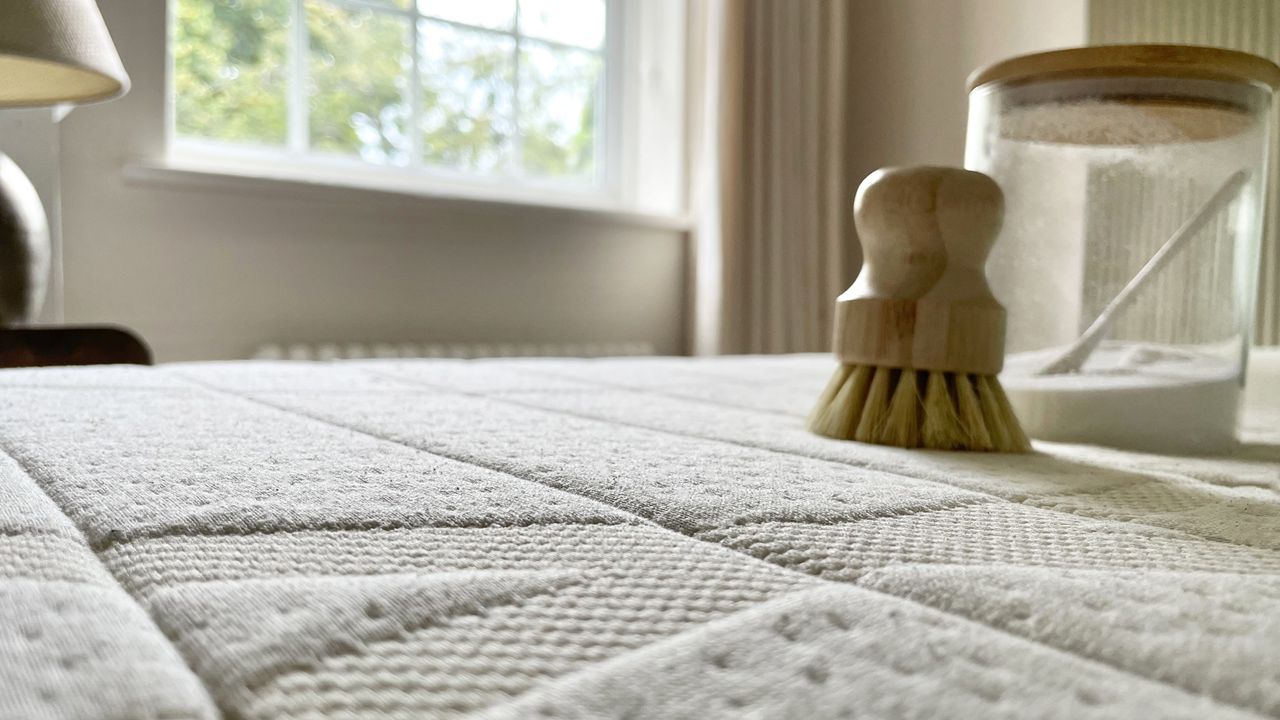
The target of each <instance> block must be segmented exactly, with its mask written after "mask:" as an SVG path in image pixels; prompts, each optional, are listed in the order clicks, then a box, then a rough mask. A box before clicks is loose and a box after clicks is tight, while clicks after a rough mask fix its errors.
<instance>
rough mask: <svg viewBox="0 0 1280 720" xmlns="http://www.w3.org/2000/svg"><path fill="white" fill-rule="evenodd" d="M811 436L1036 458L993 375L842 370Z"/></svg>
mask: <svg viewBox="0 0 1280 720" xmlns="http://www.w3.org/2000/svg"><path fill="white" fill-rule="evenodd" d="M809 429H810V430H811V431H813V432H815V433H818V434H819V435H825V436H827V437H833V438H839V439H841V440H857V441H859V442H868V443H876V444H879V445H894V446H897V447H905V448H930V449H934V450H994V451H996V452H1028V451H1030V450H1031V443H1030V441H1028V440H1027V436H1026V435H1025V434H1024V433H1023V432H1022V427H1021V426H1020V425H1019V424H1018V418H1017V416H1015V415H1014V414H1013V408H1012V407H1011V406H1010V405H1009V399H1008V398H1007V397H1005V394H1004V389H1003V388H1002V387H1000V381H999V380H997V379H996V378H995V377H994V376H992V375H970V374H965V373H944V372H939V371H924V370H920V371H917V370H898V369H894V368H887V367H872V366H868V365H842V366H841V367H840V369H839V370H837V371H836V374H835V375H834V376H832V378H831V382H829V383H828V384H827V388H826V390H824V391H823V393H822V395H821V397H819V399H818V404H817V406H816V407H814V409H813V412H812V413H811V414H810V415H809Z"/></svg>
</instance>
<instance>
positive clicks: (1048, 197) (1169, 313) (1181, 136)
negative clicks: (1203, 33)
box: [965, 45, 1280, 453]
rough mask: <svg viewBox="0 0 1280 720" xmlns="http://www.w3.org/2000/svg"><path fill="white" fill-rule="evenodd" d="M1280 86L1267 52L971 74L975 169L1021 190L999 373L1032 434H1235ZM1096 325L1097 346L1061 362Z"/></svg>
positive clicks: (1166, 439)
mask: <svg viewBox="0 0 1280 720" xmlns="http://www.w3.org/2000/svg"><path fill="white" fill-rule="evenodd" d="M1277 87H1280V67H1277V66H1276V65H1274V64H1272V63H1271V62H1269V61H1267V60H1264V59H1262V58H1259V57H1255V56H1253V55H1248V54H1245V53H1239V52H1234V51H1229V50H1221V49H1216V48H1201V47H1189V46H1169V45H1110V46H1096V47H1087V48H1077V49H1071V50H1061V51H1055V52H1049V53H1040V54H1037V55H1028V56H1024V57H1019V58H1014V59H1011V60H1006V61H1003V62H1000V63H997V64H995V65H991V66H988V67H986V68H982V69H980V70H978V71H977V72H975V73H974V74H973V75H972V76H971V77H970V80H969V125H968V136H967V141H966V148H965V167H966V168H968V169H970V170H978V171H981V172H984V173H986V174H988V175H990V176H991V177H992V178H994V179H995V180H996V182H998V183H999V184H1000V187H1001V188H1002V189H1003V190H1004V193H1005V220H1004V226H1003V229H1002V230H1001V235H1000V238H999V239H998V241H997V242H996V245H995V249H994V251H993V252H992V256H991V260H990V263H989V266H988V275H989V277H990V279H991V284H992V287H993V289H994V290H995V293H996V296H997V297H998V298H1000V300H1001V301H1002V302H1003V303H1004V304H1005V306H1006V308H1007V310H1008V331H1007V342H1006V349H1007V352H1008V355H1007V357H1006V361H1005V371H1004V373H1003V375H1002V377H1001V380H1002V382H1003V384H1004V385H1005V388H1006V390H1007V391H1008V393H1009V396H1010V400H1011V401H1012V402H1013V405H1014V408H1015V410H1016V411H1017V413H1018V415H1019V418H1020V419H1021V420H1022V422H1023V424H1024V426H1025V428H1026V430H1027V432H1028V434H1030V435H1031V436H1032V437H1036V438H1040V439H1044V440H1057V441H1064V442H1087V443H1097V444H1104V445H1112V446H1118V447H1127V448H1134V449H1142V450H1151V451H1158V452H1179V453H1195V452H1219V451H1223V450H1227V449H1229V448H1231V447H1232V446H1233V445H1234V443H1235V437H1236V425H1237V419H1238V415H1239V409H1240V394H1241V389H1242V385H1243V382H1244V370H1245V362H1246V359H1247V353H1248V347H1249V341H1250V330H1251V328H1252V325H1253V315H1254V310H1255V293H1256V283H1257V277H1258V263H1259V252H1260V244H1261V236H1262V217H1263V206H1264V198H1265V197H1266V188H1265V185H1266V178H1267V157H1268V139H1269V136H1270V132H1271V130H1270V128H1271V124H1270V113H1271V112H1272V106H1273V96H1274V93H1275V89H1276V88H1277ZM1180 230H1181V232H1180ZM1162 251H1163V252H1162ZM1158 253H1159V254H1160V255H1161V257H1160V259H1158V260H1153V258H1156V256H1157V254H1158ZM1144 267H1146V271H1145V272H1143V271H1144ZM1140 273H1142V276H1141V277H1139V274H1140ZM1135 278H1137V279H1135ZM1126 288H1128V289H1127V290H1126ZM1095 324H1098V325H1101V327H1096V326H1095ZM1091 326H1095V327H1093V328H1092V330H1091ZM1086 332H1090V337H1091V338H1095V339H1096V338H1100V339H1101V340H1100V342H1099V343H1098V344H1097V345H1096V347H1095V348H1094V349H1093V350H1092V352H1085V351H1083V350H1082V349H1081V348H1079V347H1078V346H1077V347H1076V348H1075V349H1076V350H1077V351H1078V352H1076V353H1075V354H1074V355H1070V356H1067V360H1068V361H1066V362H1064V360H1063V358H1064V355H1066V354H1067V353H1068V351H1069V350H1071V349H1072V347H1073V344H1074V343H1078V341H1079V340H1080V339H1081V337H1082V336H1084V335H1085V334H1086ZM1081 358H1083V360H1082V361H1081ZM1064 370H1065V371H1064Z"/></svg>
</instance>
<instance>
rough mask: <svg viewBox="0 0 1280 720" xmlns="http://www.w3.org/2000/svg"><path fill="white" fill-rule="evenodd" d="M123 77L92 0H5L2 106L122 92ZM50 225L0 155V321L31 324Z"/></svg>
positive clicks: (44, 279) (39, 300)
mask: <svg viewBox="0 0 1280 720" xmlns="http://www.w3.org/2000/svg"><path fill="white" fill-rule="evenodd" d="M128 89H129V76H128V75H126V74H125V71H124V65H122V64H121V62H120V56H119V55H118V54H117V53H116V48H115V45H114V44H112V42H111V36H110V35H109V34H108V33H107V26H106V23H104V22H103V21H102V13H101V12H99V11H98V6H97V4H95V2H94V0H4V2H3V5H0V108H5V107H35V106H42V105H76V104H81V103H92V102H100V101H103V100H110V99H112V98H116V97H119V96H121V95H123V94H124V93H125V92H126V91H128ZM49 254H50V250H49V222H48V217H47V216H46V215H45V211H44V206H43V205H42V204H41V203H40V197H39V195H38V194H37V193H36V190H35V188H34V187H33V186H32V185H31V181H30V180H29V179H27V176H26V174H24V173H23V172H22V170H21V169H19V168H18V166H17V164H16V163H14V162H13V161H12V160H11V159H10V158H9V157H8V156H6V155H4V154H3V153H0V325H13V324H22V323H29V322H31V321H32V320H33V319H34V318H35V316H36V314H37V313H38V312H39V311H40V306H41V305H42V304H43V302H44V294H45V289H46V286H47V284H48V279H49Z"/></svg>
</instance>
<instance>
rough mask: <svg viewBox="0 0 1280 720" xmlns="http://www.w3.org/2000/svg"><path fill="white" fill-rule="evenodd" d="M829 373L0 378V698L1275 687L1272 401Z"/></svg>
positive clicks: (346, 700)
mask: <svg viewBox="0 0 1280 720" xmlns="http://www.w3.org/2000/svg"><path fill="white" fill-rule="evenodd" d="M832 369H833V361H832V360H830V359H829V358H827V357H823V356H789V357H745V358H719V359H618V360H492V361H469V362H467V361H368V362H345V363H331V364H303V363H266V362H243V363H211V364H187V365H169V366H161V367H158V368H127V367H102V368H86V369H41V370H12V371H4V372H0V718H24V719H25V718H174V719H176V718H212V717H219V716H225V717H232V718H293V717H297V718H303V717H305V718H329V717H333V718H436V717H439V718H453V717H482V718H510V717H548V718H678V717H689V718H714V717H726V718H737V717H758V718H804V719H805V720H810V719H812V718H827V717H846V716H857V717H938V716H952V717H954V716H961V717H1027V716H1034V717H1054V716H1061V717H1080V718H1091V717H1097V718H1104V717H1106V718H1112V717H1122V716H1127V717H1186V718H1202V717H1207V716H1213V717H1250V716H1251V717H1258V716H1270V717H1280V671H1278V670H1277V668H1280V393H1277V394H1276V395H1275V396H1272V397H1270V400H1272V401H1274V405H1273V406H1269V405H1268V404H1267V403H1266V402H1259V403H1258V404H1256V405H1255V406H1254V407H1251V408H1250V411H1249V414H1248V415H1247V416H1246V440H1247V442H1246V443H1245V444H1243V445H1242V446H1241V448H1240V450H1239V451H1238V452H1237V453H1235V454H1234V455H1231V456H1228V457H1219V458H1212V459H1209V458H1174V457H1162V456H1153V455H1138V454H1131V453H1124V452H1119V451H1109V450H1101V449H1097V448H1085V447H1077V446H1066V445H1051V444H1038V445H1037V450H1038V452H1037V453H1035V454H1032V455H1027V456H995V455H979V454H962V453H929V452H905V451H899V450H895V449H890V448H881V447H869V446H865V445H859V444H855V443H848V442H839V441H833V440H828V439H824V438H819V437H815V436H813V435H810V434H809V433H807V432H806V431H805V430H804V428H803V418H804V415H805V414H806V412H807V411H808V409H809V406H810V404H811V403H812V402H813V400H814V398H816V397H817V394H818V392H819V390H820V389H821V387H822V385H823V383H824V382H825V381H826V379H827V377H828V376H829V375H830V373H831V371H832ZM1255 399H1256V398H1255ZM1265 399H1266V398H1264V400H1265Z"/></svg>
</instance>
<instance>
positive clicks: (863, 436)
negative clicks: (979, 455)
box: [808, 167, 1031, 452]
mask: <svg viewBox="0 0 1280 720" xmlns="http://www.w3.org/2000/svg"><path fill="white" fill-rule="evenodd" d="M1003 212H1004V196H1003V195H1002V194H1001V192H1000V188H999V186H998V185H996V183H995V181H994V180H992V179H991V178H989V177H987V176H986V175H983V174H982V173H977V172H971V171H968V170H960V169H957V168H946V167H904V168H886V169H883V170H878V171H876V172H875V173H872V174H871V175H870V176H869V177H868V178H867V179H866V180H864V181H863V183H862V185H861V187H859V188H858V194H857V197H856V198H855V200H854V223H855V225H856V226H857V228H858V236H859V238H860V239H861V240H862V254H863V263H862V270H861V271H860V272H859V273H858V278H857V280H855V281H854V283H853V286H852V287H850V288H849V289H848V290H847V291H845V293H844V294H843V295H841V296H840V297H839V298H837V299H836V314H835V340H834V347H835V352H836V357H837V358H839V359H840V362H841V365H840V368H839V369H838V370H837V371H836V373H835V375H834V376H832V378H831V382H830V383H828V385H827V388H826V390H824V391H823V393H822V395H821V396H820V397H819V399H818V404H817V406H816V407H815V408H814V409H813V413H812V414H811V415H810V416H809V423H808V424H809V429H810V430H812V431H813V432H815V433H818V434H820V435H826V436H828V437H834V438H840V439H844V440H857V441H860V442H869V443H878V444H881V445H895V446H897V447H907V448H932V449H937V450H994V451H997V452H1026V451H1028V450H1030V449H1031V444H1030V442H1028V440H1027V437H1026V435H1025V434H1024V433H1023V432H1022V427H1021V426H1020V425H1019V424H1018V419H1017V417H1016V416H1015V415H1014V414H1013V408H1012V407H1011V406H1010V405H1009V400H1008V399H1007V398H1006V397H1005V394H1004V390H1003V389H1002V388H1001V387H1000V381H999V380H998V379H997V378H996V375H997V374H998V373H999V372H1000V369H1001V367H1002V366H1003V364H1004V325H1005V312H1004V308H1003V307H1001V305H1000V303H998V302H997V301H996V299H995V297H994V296H993V295H992V294H991V288H990V286H988V284H987V279H986V275H985V274H984V272H983V266H984V265H985V264H986V260H987V255H988V254H990V252H991V245H992V243H994V242H995V237H996V233H997V232H998V231H999V229H1000V222H1001V219H1002V216H1003Z"/></svg>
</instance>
